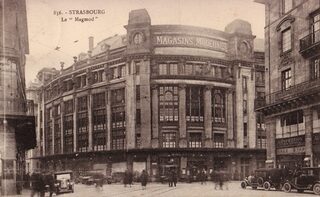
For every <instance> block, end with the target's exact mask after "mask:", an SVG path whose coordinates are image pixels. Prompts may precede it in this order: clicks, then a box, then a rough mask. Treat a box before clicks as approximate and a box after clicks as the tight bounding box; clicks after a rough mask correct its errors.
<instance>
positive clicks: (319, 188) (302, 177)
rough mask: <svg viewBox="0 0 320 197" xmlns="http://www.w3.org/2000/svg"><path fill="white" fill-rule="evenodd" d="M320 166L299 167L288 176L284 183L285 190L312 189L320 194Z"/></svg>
mask: <svg viewBox="0 0 320 197" xmlns="http://www.w3.org/2000/svg"><path fill="white" fill-rule="evenodd" d="M319 172H320V168H297V169H295V170H294V171H293V172H292V173H290V176H288V177H287V179H286V181H285V182H284V185H283V190H284V191H285V192H290V191H291V190H292V189H296V190H297V191H298V192H299V193H302V192H303V191H304V190H311V191H313V193H314V194H317V195H320V178H319V174H320V173H319Z"/></svg>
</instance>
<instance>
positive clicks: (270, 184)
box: [255, 168, 288, 190]
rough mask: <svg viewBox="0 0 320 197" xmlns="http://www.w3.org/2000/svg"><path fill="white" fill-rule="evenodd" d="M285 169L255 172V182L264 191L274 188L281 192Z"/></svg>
mask: <svg viewBox="0 0 320 197" xmlns="http://www.w3.org/2000/svg"><path fill="white" fill-rule="evenodd" d="M286 171H287V170H286V169H279V168H270V169H258V170H256V172H255V173H256V176H257V182H258V186H259V187H263V188H264V189H265V190H270V189H271V188H275V189H276V190H281V188H282V186H283V183H284V180H285V179H286V176H287V175H286V174H288V173H286Z"/></svg>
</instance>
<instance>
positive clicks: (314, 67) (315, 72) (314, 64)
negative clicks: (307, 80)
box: [310, 57, 320, 79]
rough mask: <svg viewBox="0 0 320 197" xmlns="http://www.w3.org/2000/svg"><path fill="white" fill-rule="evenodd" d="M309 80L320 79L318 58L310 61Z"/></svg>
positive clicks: (319, 61)
mask: <svg viewBox="0 0 320 197" xmlns="http://www.w3.org/2000/svg"><path fill="white" fill-rule="evenodd" d="M310 65H311V79H319V78H320V57H317V58H316V59H313V60H312V61H311V64H310Z"/></svg>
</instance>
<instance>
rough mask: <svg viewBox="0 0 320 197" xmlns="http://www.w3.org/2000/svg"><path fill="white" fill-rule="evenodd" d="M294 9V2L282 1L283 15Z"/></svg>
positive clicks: (289, 0) (290, 0)
mask: <svg viewBox="0 0 320 197" xmlns="http://www.w3.org/2000/svg"><path fill="white" fill-rule="evenodd" d="M292 7H293V2H292V0H282V13H284V14H285V13H287V12H288V11H290V10H291V9H292Z"/></svg>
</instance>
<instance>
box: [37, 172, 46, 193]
mask: <svg viewBox="0 0 320 197" xmlns="http://www.w3.org/2000/svg"><path fill="white" fill-rule="evenodd" d="M38 180H39V193H40V197H44V196H45V192H46V184H45V177H44V175H43V174H39V179H38Z"/></svg>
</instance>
